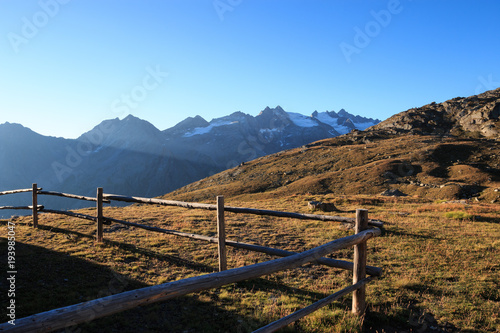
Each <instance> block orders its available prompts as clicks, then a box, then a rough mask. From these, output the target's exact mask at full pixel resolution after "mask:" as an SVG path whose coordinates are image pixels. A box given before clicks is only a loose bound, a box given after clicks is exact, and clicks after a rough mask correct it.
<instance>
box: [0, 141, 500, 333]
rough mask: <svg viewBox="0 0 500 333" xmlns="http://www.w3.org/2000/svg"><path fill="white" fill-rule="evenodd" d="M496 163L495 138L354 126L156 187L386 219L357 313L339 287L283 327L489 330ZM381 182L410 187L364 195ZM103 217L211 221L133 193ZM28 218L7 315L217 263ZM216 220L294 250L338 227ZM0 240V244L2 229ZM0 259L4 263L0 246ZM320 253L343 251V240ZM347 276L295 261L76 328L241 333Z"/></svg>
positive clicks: (178, 248)
mask: <svg viewBox="0 0 500 333" xmlns="http://www.w3.org/2000/svg"><path fill="white" fill-rule="evenodd" d="M499 165H500V147H499V145H498V143H497V142H493V141H485V140H473V139H456V138H438V137H430V136H402V137H393V136H392V137H391V136H386V135H384V134H380V133H377V132H370V133H366V132H363V133H360V134H351V135H347V136H342V137H339V138H335V139H330V140H323V141H320V142H316V143H314V144H311V145H308V146H305V147H302V148H299V149H294V150H290V151H286V152H282V153H279V154H276V155H272V156H268V157H264V158H260V159H258V160H256V161H252V162H248V163H246V164H244V165H241V166H239V167H237V168H234V169H231V170H228V171H225V172H222V173H220V174H217V175H214V176H213V177H210V178H207V179H205V180H202V181H200V182H197V183H194V184H192V185H189V186H187V187H185V188H182V189H180V190H178V191H176V192H174V193H171V194H169V195H168V196H167V197H168V198H171V199H181V200H187V201H205V202H211V203H214V202H215V196H216V195H219V194H222V195H225V196H226V204H228V205H234V206H245V207H254V208H268V209H275V210H285V211H297V212H309V211H308V208H307V202H308V201H310V200H317V201H325V202H333V203H335V204H336V206H338V207H340V208H341V209H342V210H344V211H349V210H353V209H356V208H367V209H369V210H370V217H371V218H379V219H381V220H384V221H387V226H386V231H385V234H384V236H383V237H381V238H377V239H375V240H371V241H370V242H369V249H370V250H369V251H370V253H369V256H368V258H369V259H368V260H369V264H371V265H376V266H380V267H383V268H384V270H385V273H384V276H383V278H381V279H378V280H376V281H375V282H373V283H372V284H370V285H369V287H368V293H367V295H368V296H367V297H368V303H369V312H368V314H367V316H366V318H364V322H362V321H360V320H359V319H357V318H354V317H352V316H351V315H350V313H349V309H350V299H349V298H344V299H342V300H341V301H339V302H336V303H334V304H333V305H332V306H329V307H328V308H326V309H323V310H321V311H319V312H317V313H315V314H313V315H311V316H309V317H307V318H306V319H303V320H301V321H300V322H298V323H297V324H296V325H294V326H292V327H291V328H288V329H287V330H285V331H301V332H332V331H347V332H350V331H361V327H362V324H363V327H364V330H365V331H371V332H375V331H379V332H381V331H382V330H384V331H386V332H391V331H404V330H406V331H408V330H413V331H418V332H424V331H428V330H430V329H431V327H435V328H440V329H442V330H444V331H457V330H476V331H480V332H483V331H484V332H486V331H498V330H500V318H499V315H498V314H499V313H500V295H499V289H500V288H499V285H500V273H499V272H500V271H499V268H500V265H499V262H500V241H499V239H500V225H499V221H500V212H499V206H498V204H494V203H492V201H495V200H498V195H499V192H495V189H497V188H499V187H500V179H499V174H500V171H499V167H498V166H499ZM443 185H445V186H443ZM389 188H397V189H400V190H401V191H403V192H405V193H407V194H410V196H408V197H403V198H387V197H380V196H377V195H376V194H378V193H380V192H382V191H383V190H385V189H389ZM474 192H477V194H476V195H478V197H477V198H478V200H469V201H468V202H467V203H466V204H460V203H441V201H442V200H439V199H453V198H460V197H462V196H471V195H473V194H474ZM83 213H87V214H94V213H95V211H93V210H87V211H85V210H84V211H83ZM105 215H106V216H110V217H115V218H119V219H125V220H129V221H141V222H142V223H146V224H150V225H154V226H160V227H165V228H170V229H175V230H181V231H188V232H193V233H201V234H205V235H215V232H216V226H215V214H214V213H213V212H212V213H211V212H206V211H190V210H185V209H181V208H166V207H157V206H146V205H134V206H130V207H126V208H112V207H109V208H107V209H106V210H105ZM342 215H348V216H352V215H353V214H352V213H342ZM29 222H30V219H29V218H20V219H18V220H16V223H17V232H16V239H17V241H18V246H17V263H18V271H19V274H18V281H17V288H18V293H17V295H16V301H17V304H18V305H19V307H18V308H17V311H18V312H17V314H18V316H19V317H22V316H26V315H30V314H33V313H37V312H40V311H46V310H50V309H53V308H56V307H61V306H65V305H69V304H74V303H78V302H82V301H85V300H87V299H94V298H97V297H100V296H103V295H106V294H109V293H116V292H121V291H124V290H130V289H134V288H138V287H141V286H146V285H154V284H158V283H164V282H167V281H175V280H178V279H182V278H185V277H189V276H195V275H199V274H204V273H207V272H212V271H214V268H215V267H216V266H217V258H216V247H215V245H213V244H205V243H201V242H199V241H192V240H187V239H179V238H176V237H175V236H165V235H157V234H154V233H150V232H146V231H143V230H135V229H133V228H124V227H121V226H120V225H111V226H107V227H106V230H107V232H106V233H105V239H106V242H105V243H104V244H102V245H96V244H94V241H93V237H94V226H93V225H92V223H90V222H86V221H82V220H75V219H71V218H61V217H59V216H53V215H43V216H42V217H41V221H40V224H41V225H42V226H41V227H40V229H38V230H33V229H32V228H31V227H30V226H28V224H29ZM227 225H228V232H227V233H228V237H229V238H231V239H235V240H242V241H246V242H251V243H255V244H261V245H267V246H274V247H280V248H284V249H288V250H295V251H301V250H305V249H308V248H311V247H314V246H317V245H320V244H323V243H325V242H328V241H330V240H332V239H335V238H339V237H342V236H345V235H348V234H350V233H351V231H349V230H347V229H345V228H342V227H341V226H340V227H339V226H338V225H336V224H332V223H323V222H310V221H309V222H307V221H296V220H289V219H284V220H283V219H282V220H278V219H276V218H270V217H257V216H249V215H233V214H229V216H228V221H227ZM2 229H3V230H4V231H5V232H2V234H1V235H2V236H4V235H5V234H6V227H2ZM0 243H1V244H0V247H1V248H6V244H5V243H6V241H5V238H0ZM1 257H2V258H1V260H3V261H4V262H6V258H5V252H4V251H2V252H1ZM332 257H335V258H347V259H350V258H352V250H344V251H341V252H340V253H335V254H333V255H332ZM228 258H229V267H240V266H242V265H249V264H253V263H255V262H260V261H264V260H268V259H271V258H270V257H269V256H265V255H261V254H256V253H250V252H246V251H241V250H234V249H230V250H229V253H228ZM351 279H352V277H351V274H350V273H349V272H345V271H339V270H336V269H330V268H325V267H319V266H315V265H308V266H306V267H304V268H301V269H297V270H293V271H287V272H282V273H278V274H274V275H272V276H269V277H265V278H261V279H257V280H253V281H247V282H243V283H237V284H234V285H230V286H226V287H223V288H219V289H217V290H212V291H206V292H201V293H196V294H194V295H189V296H186V297H182V298H180V299H176V300H172V301H169V302H165V303H160V304H156V305H152V306H147V307H142V308H139V309H134V310H131V311H127V312H125V313H122V314H117V315H114V316H111V317H108V318H104V319H99V320H96V321H93V322H92V323H90V324H87V325H83V326H81V327H80V329H82V331H84V332H102V331H107V332H115V331H120V332H137V331H146V332H148V331H149V332H161V331H169V332H200V331H203V332H248V331H251V330H253V329H256V328H258V327H260V326H262V325H264V324H266V323H268V322H270V321H272V320H275V319H277V318H279V317H282V316H283V315H286V314H288V313H291V312H292V311H294V310H295V309H297V308H300V307H303V306H306V305H308V304H311V303H312V302H313V301H315V300H318V299H320V298H322V297H325V296H326V295H328V294H330V293H331V292H333V291H335V290H337V289H339V288H341V287H342V286H346V285H348V284H350V283H351ZM5 281H6V280H5V279H2V280H1V281H0V287H2V288H3V287H4V285H5V283H6V282H5ZM5 287H6V285H5ZM0 300H1V301H2V304H6V303H5V302H7V300H6V295H5V294H3V293H2V295H1V296H0ZM4 318H5V317H4ZM70 331H72V330H70ZM433 331H436V330H433Z"/></svg>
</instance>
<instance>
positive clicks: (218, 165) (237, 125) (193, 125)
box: [0, 106, 380, 215]
mask: <svg viewBox="0 0 500 333" xmlns="http://www.w3.org/2000/svg"><path fill="white" fill-rule="evenodd" d="M379 122H380V121H379V120H377V119H370V118H363V117H359V116H354V115H351V114H349V113H347V112H345V111H344V110H341V111H339V112H338V113H336V112H333V111H330V112H322V113H318V112H314V113H313V115H312V116H304V115H301V114H296V113H288V112H286V111H284V110H283V109H282V108H281V107H279V106H278V107H276V108H269V107H267V108H265V109H264V110H263V111H262V112H261V113H260V114H259V115H258V116H255V117H253V116H251V115H248V114H244V113H242V112H235V113H233V114H231V115H228V116H225V117H221V118H216V119H213V120H212V121H210V122H208V121H206V120H205V119H203V118H202V117H200V116H196V117H194V118H193V117H189V118H187V119H185V120H183V121H181V122H180V123H178V124H177V125H175V126H174V127H172V128H169V129H167V130H164V131H160V130H159V129H157V128H156V127H155V126H153V125H152V124H150V123H149V122H147V121H145V120H141V119H139V118H137V117H134V116H132V115H129V116H127V117H126V118H124V119H122V120H120V119H118V118H116V119H110V120H105V121H103V122H102V123H100V124H99V125H97V126H96V127H94V128H93V129H92V130H90V131H88V132H87V133H84V134H83V135H81V136H80V137H79V138H78V139H75V140H70V139H63V138H54V137H47V136H42V135H39V134H37V133H35V132H33V131H31V130H30V129H28V128H25V127H23V126H22V125H19V124H10V123H5V124H2V125H0V171H1V172H2V177H1V178H0V191H2V190H9V189H17V188H27V187H30V185H31V183H33V182H36V183H38V184H39V186H42V187H44V188H45V189H47V190H57V191H64V192H69V193H75V194H82V195H90V196H95V191H96V188H97V187H103V188H104V191H105V192H106V193H117V194H124V195H139V196H149V197H150V196H158V195H162V194H165V193H167V192H170V191H172V190H175V189H177V188H180V187H182V186H184V185H186V184H189V183H191V182H194V181H196V180H199V179H202V178H205V177H207V176H210V175H212V174H214V173H217V172H220V171H222V170H225V169H227V168H231V167H233V166H235V165H239V164H240V163H242V162H246V161H249V160H252V159H254V158H257V157H260V156H264V155H267V154H272V153H275V152H278V151H282V150H285V149H290V148H295V147H299V146H302V145H304V144H308V143H310V142H313V141H316V140H320V139H325V138H329V137H334V136H338V135H340V134H344V133H348V132H349V131H351V130H352V129H365V128H367V127H369V126H373V125H375V124H377V123H379ZM20 198H22V200H25V201H26V200H28V202H29V197H28V196H26V195H25V196H24V197H23V196H22V195H19V196H17V197H15V196H7V197H5V196H4V197H0V206H5V205H11V204H16V205H17V204H19V203H20V201H22V200H20ZM40 200H41V204H46V205H47V206H50V207H52V208H79V207H82V205H85V203H82V202H78V201H75V200H64V199H61V198H52V197H45V196H44V197H41V199H40ZM85 206H89V204H87V205H85ZM4 213H5V212H0V214H3V215H6V214H4ZM10 213H11V212H7V214H10Z"/></svg>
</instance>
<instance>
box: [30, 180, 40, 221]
mask: <svg viewBox="0 0 500 333" xmlns="http://www.w3.org/2000/svg"><path fill="white" fill-rule="evenodd" d="M31 192H32V198H33V206H32V212H33V228H38V196H37V195H38V185H37V184H36V183H33V190H32V191H31Z"/></svg>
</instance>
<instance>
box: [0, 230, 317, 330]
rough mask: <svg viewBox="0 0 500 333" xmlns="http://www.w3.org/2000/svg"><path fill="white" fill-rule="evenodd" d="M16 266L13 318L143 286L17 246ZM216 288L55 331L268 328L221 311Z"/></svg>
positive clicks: (303, 294)
mask: <svg viewBox="0 0 500 333" xmlns="http://www.w3.org/2000/svg"><path fill="white" fill-rule="evenodd" d="M39 229H42V230H47V231H51V232H55V233H64V234H67V235H74V236H78V237H82V238H87V239H91V240H93V239H94V236H93V235H88V234H84V233H81V232H77V231H70V230H66V229H62V228H57V227H51V226H44V225H39ZM105 243H107V244H108V245H113V246H117V247H119V248H121V249H123V250H125V251H130V252H133V253H140V254H144V255H147V256H152V257H155V258H157V259H159V260H166V261H169V262H173V263H175V264H177V265H182V266H185V267H188V268H190V269H193V270H196V271H199V272H203V273H206V272H213V271H214V268H212V267H209V266H207V265H202V264H198V263H194V262H191V261H187V260H184V259H180V258H176V257H173V256H168V255H163V254H159V253H156V252H154V251H151V250H149V249H144V248H139V247H137V246H135V245H131V244H124V243H121V242H115V241H110V240H105ZM0 247H2V248H6V240H5V239H4V238H1V239H0ZM0 260H3V261H4V262H6V261H7V258H6V253H5V252H4V253H1V255H0ZM16 266H17V267H16V269H17V271H18V274H17V276H16V288H17V290H16V318H17V319H19V318H22V317H26V316H30V315H33V314H36V313H40V312H44V311H49V310H53V309H56V308H60V307H64V306H69V305H73V304H78V303H82V302H85V301H89V300H92V299H97V298H101V297H105V296H108V295H111V294H116V293H120V292H124V291H128V290H133V289H137V288H142V287H146V286H148V285H147V284H145V283H143V282H141V281H138V280H134V279H130V278H129V277H127V276H125V275H122V274H118V273H116V272H115V271H114V270H112V269H110V268H109V267H107V266H105V265H100V264H98V263H95V262H91V261H89V260H86V259H82V258H77V257H74V256H70V255H68V254H65V253H61V252H56V251H52V250H48V249H45V248H42V247H39V246H34V245H30V244H25V243H20V242H17V243H16ZM5 281H7V280H6V279H2V280H1V281H0V288H2V289H3V290H6V289H7V287H8V286H7V285H6V282H5ZM4 287H5V288H4ZM226 288H227V287H226ZM229 288H230V289H231V288H233V289H241V290H242V291H243V294H242V297H245V295H248V293H251V292H252V291H255V290H260V291H266V292H269V293H271V294H272V293H277V292H278V293H283V294H288V295H294V296H297V297H300V298H303V299H307V300H310V301H311V303H312V302H314V301H316V300H319V299H321V298H324V297H326V296H327V295H326V294H323V293H317V292H311V291H308V290H301V289H298V288H293V287H290V286H287V285H285V284H283V283H281V281H279V279H276V280H274V281H271V280H266V279H263V278H257V279H252V280H247V281H242V282H239V283H236V284H234V285H233V287H229ZM219 290H220V289H215V290H214V289H212V290H210V291H203V292H200V293H195V294H191V295H187V296H183V297H178V298H175V299H171V300H168V301H165V302H159V303H155V304H151V305H146V306H142V307H138V308H134V309H131V310H127V311H124V312H121V313H117V314H114V315H112V316H108V317H105V318H99V319H96V320H93V321H91V322H88V323H85V324H80V325H78V326H73V327H68V328H66V329H64V330H59V332H251V331H253V330H255V329H257V328H259V327H262V326H264V325H266V324H268V322H264V321H263V320H265V319H262V318H259V317H257V316H253V315H252V314H253V312H252V310H249V309H246V310H244V311H241V309H237V310H234V311H233V310H227V308H231V306H230V304H228V302H231V301H230V300H224V299H219V298H218V296H217V295H218V294H219ZM6 296H7V295H6V294H5V293H2V296H1V297H2V298H1V302H2V304H7V302H8V300H7V299H6ZM228 305H229V306H228ZM4 311H5V310H4ZM96 311H98V309H96ZM4 318H6V317H4ZM285 331H293V329H292V328H289V329H285Z"/></svg>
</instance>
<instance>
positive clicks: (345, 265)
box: [104, 217, 382, 276]
mask: <svg viewBox="0 0 500 333" xmlns="http://www.w3.org/2000/svg"><path fill="white" fill-rule="evenodd" d="M104 220H105V221H108V222H116V223H120V224H123V225H128V226H132V227H137V228H141V229H145V230H149V231H155V232H160V233H164V234H169V235H176V236H180V237H186V238H191V239H197V240H202V241H205V242H210V243H215V244H217V243H218V241H219V239H218V238H217V237H210V236H204V235H198V234H193V233H187V232H181V231H176V230H169V229H163V228H158V227H152V226H148V225H144V224H139V223H134V222H127V221H122V220H117V219H113V218H109V217H105V218H104ZM226 245H227V246H231V247H235V248H239V249H245V250H249V251H254V252H260V253H266V254H270V255H275V256H278V257H289V256H292V255H294V254H297V252H292V251H286V250H281V249H276V248H272V247H266V246H260V245H255V244H248V243H241V242H236V241H232V240H226ZM316 262H317V263H319V264H322V265H325V266H329V267H334V268H342V269H345V270H350V271H352V270H353V268H354V264H353V263H352V262H349V261H344V260H338V259H330V258H319V259H317V260H316ZM366 272H367V273H368V274H369V275H373V276H380V275H381V274H382V269H381V268H380V267H375V266H366Z"/></svg>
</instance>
